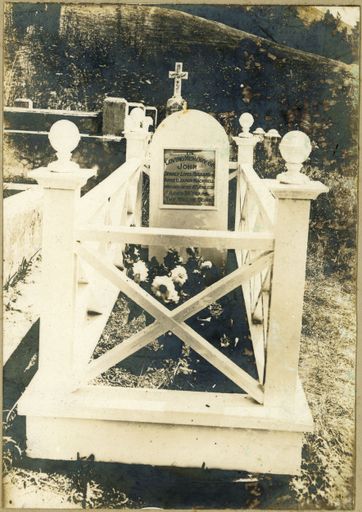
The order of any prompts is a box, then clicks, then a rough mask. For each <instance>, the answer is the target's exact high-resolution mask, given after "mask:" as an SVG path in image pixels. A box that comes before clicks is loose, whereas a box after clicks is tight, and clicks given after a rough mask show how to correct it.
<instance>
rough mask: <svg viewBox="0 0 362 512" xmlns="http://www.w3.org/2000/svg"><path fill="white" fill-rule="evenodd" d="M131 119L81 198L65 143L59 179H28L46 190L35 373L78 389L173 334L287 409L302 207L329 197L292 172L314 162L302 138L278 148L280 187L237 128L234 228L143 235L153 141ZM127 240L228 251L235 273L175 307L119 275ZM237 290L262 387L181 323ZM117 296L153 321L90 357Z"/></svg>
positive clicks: (294, 355) (82, 174)
mask: <svg viewBox="0 0 362 512" xmlns="http://www.w3.org/2000/svg"><path fill="white" fill-rule="evenodd" d="M131 114H132V115H133V119H132V120H129V122H128V124H127V126H128V127H130V131H129V132H127V133H126V134H125V136H126V139H127V153H126V163H125V164H124V165H122V166H121V167H120V168H119V169H117V170H116V171H115V172H114V173H113V174H112V175H111V176H109V177H108V178H107V179H106V180H104V181H103V182H102V183H100V184H99V185H98V186H97V187H95V188H94V189H93V190H91V191H90V192H88V194H86V195H85V196H84V197H83V198H82V199H80V198H79V192H80V187H81V185H82V184H83V183H85V181H86V180H87V179H88V178H89V177H90V176H91V175H92V172H91V171H87V170H78V171H77V172H59V168H61V167H62V165H63V166H64V165H69V168H70V170H71V171H73V170H74V169H72V166H71V165H70V164H69V155H70V154H69V150H70V151H71V150H72V149H74V148H73V146H72V144H71V145H70V146H71V147H68V148H66V149H67V151H65V150H64V148H63V149H62V148H60V149H59V148H58V147H56V145H55V147H56V149H57V150H58V162H57V163H56V165H55V167H54V169H58V172H52V171H51V169H40V170H38V171H35V172H34V173H33V176H34V177H35V178H36V179H38V181H39V183H40V184H41V185H43V186H44V187H45V189H46V191H45V192H46V193H45V211H44V216H45V228H44V237H43V275H44V309H43V312H42V317H41V318H42V321H41V333H40V337H41V339H40V351H41V355H40V371H41V372H44V373H45V374H46V375H50V374H54V372H57V373H58V374H61V376H60V378H59V382H58V385H62V384H63V385H67V386H69V387H70V388H72V389H74V386H76V387H79V386H83V385H85V384H86V383H87V382H89V380H91V379H93V378H94V377H96V376H97V375H99V374H100V373H102V372H104V371H106V370H107V369H108V368H110V367H111V366H113V365H115V364H117V363H119V362H120V361H122V360H123V359H125V358H126V357H129V356H130V355H131V354H133V353H135V352H136V351H138V350H140V349H141V348H142V347H144V346H145V345H147V344H148V343H150V342H151V341H153V340H154V339H156V338H158V337H159V336H161V335H162V334H163V333H165V332H167V331H172V332H173V333H174V334H175V335H176V336H178V337H179V338H180V339H181V340H183V341H184V342H185V343H186V344H187V345H189V346H190V347H191V348H193V349H194V350H195V351H196V352H198V353H199V354H200V355H201V356H202V357H203V358H205V359H206V360H207V361H208V362H210V363H211V364H212V365H213V366H215V367H216V368H217V369H219V370H220V371H221V372H222V373H223V374H224V375H226V376H227V377H228V378H229V379H230V380H232V381H233V382H234V383H235V384H237V385H238V386H239V387H240V388H241V389H242V390H244V391H245V392H246V393H247V394H248V395H249V396H250V397H251V398H253V399H254V400H255V401H257V402H258V403H260V404H264V405H266V406H270V407H273V408H274V407H277V408H285V409H290V408H291V407H293V404H294V399H295V396H296V390H297V382H298V355H299V340H300V332H301V319H302V305H303V290H304V281H305V263H306V251H307V235H308V225H309V206H310V201H311V199H314V198H316V197H317V196H318V195H319V194H320V193H321V192H325V191H327V189H326V187H324V186H323V185H322V184H321V183H319V182H311V181H309V180H307V179H306V178H305V176H304V175H302V174H300V172H299V171H300V169H299V167H301V163H302V162H303V161H304V160H305V159H306V158H307V157H308V155H309V152H308V151H307V152H306V151H305V144H304V145H302V150H301V151H299V150H300V144H299V143H300V135H298V136H297V140H296V141H295V140H294V139H293V138H292V141H290V137H289V135H290V134H287V136H286V137H285V139H286V144H285V141H284V139H283V141H284V146H283V141H282V147H286V150H285V151H284V150H283V153H284V154H283V156H284V157H285V159H286V162H287V168H288V172H287V173H284V174H283V175H281V176H280V177H279V178H278V179H277V180H262V179H260V178H259V176H258V175H257V174H256V173H255V171H254V170H253V151H254V147H255V145H256V143H257V142H258V141H259V140H260V136H259V135H251V134H250V133H249V130H248V129H245V126H243V124H242V127H243V131H242V133H241V134H240V135H239V136H238V137H235V138H234V140H235V142H236V143H237V145H238V162H237V164H236V165H233V166H232V168H233V169H234V172H233V177H235V178H236V180H237V201H236V214H235V230H234V232H230V231H218V232H214V231H207V230H192V229H187V230H185V229H162V228H144V227H141V226H140V224H141V222H140V220H141V195H142V174H143V164H144V160H145V155H146V150H147V144H148V141H149V135H148V133H147V130H144V129H143V128H142V115H143V116H144V113H143V114H142V115H141V113H140V112H138V111H137V109H134V110H133V111H132V113H131ZM248 126H249V127H250V116H249V118H248ZM131 128H132V129H131ZM291 133H292V134H293V132H291ZM298 133H299V134H300V132H298ZM302 136H304V134H302ZM288 137H289V138H288ZM298 137H299V138H298ZM302 138H303V137H302ZM293 140H294V142H293ZM303 140H304V139H303ZM304 142H305V141H304ZM293 144H294V146H293ZM298 144H299V146H298ZM291 145H292V146H293V150H292V151H291V152H290V151H289V149H290V146H291ZM298 148H299V149H298ZM62 151H63V153H64V151H65V153H66V155H65V156H64V154H63V153H62ZM301 153H302V154H301ZM290 154H291V155H292V157H291V158H290ZM67 155H68V156H67ZM67 158H68V160H67ZM298 159H299V161H298ZM298 166H299V167H298ZM131 224H132V225H134V227H130V226H131ZM126 243H134V244H142V245H149V246H152V245H155V246H160V245H161V246H165V247H174V246H179V247H185V246H186V247H187V246H194V247H212V248H218V249H234V250H235V254H236V260H237V268H236V269H235V270H234V271H233V272H231V273H230V274H228V275H227V276H225V277H224V278H222V279H221V280H219V281H218V282H217V283H215V284H214V285H212V286H209V287H208V288H206V289H205V290H204V291H203V292H201V293H199V294H198V295H196V296H195V297H193V298H191V299H189V300H188V301H187V302H186V303H185V304H182V305H180V306H179V307H177V308H175V309H174V310H172V311H170V310H168V309H167V308H166V307H165V306H164V305H162V304H161V303H160V302H159V301H157V300H156V299H155V298H154V297H152V296H151V295H149V294H148V293H147V292H145V291H144V290H143V289H142V288H141V287H139V286H138V285H137V284H136V283H135V282H134V281H132V280H131V279H129V278H128V277H127V276H126V274H125V273H124V272H123V271H122V270H120V269H119V268H117V266H118V267H120V266H121V264H122V248H123V247H124V244H126ZM80 262H81V264H79V263H80ZM59 276H62V279H59V278H58V277H59ZM238 287H242V289H243V296H244V301H245V306H246V312H247V317H248V321H249V328H250V333H251V337H252V342H253V347H254V353H255V358H256V364H257V370H258V374H259V378H258V380H255V379H253V378H252V377H250V375H248V374H247V373H246V372H245V371H244V370H243V369H242V368H240V367H239V366H238V365H236V364H235V363H233V362H232V361H231V360H229V359H228V358H227V357H226V356H225V355H223V354H222V353H221V352H220V351H218V350H217V349H216V348H215V347H213V346H212V345H211V344H210V343H209V342H208V341H207V340H205V339H204V338H203V337H202V336H200V335H199V334H198V333H196V332H195V331H193V330H192V329H191V328H190V327H189V326H188V325H187V324H186V323H185V322H186V321H187V319H189V318H190V317H192V316H193V315H195V314H196V313H197V312H199V311H200V310H202V309H203V308H205V307H206V306H207V305H209V304H211V303H212V302H214V301H215V300H218V299H219V298H221V297H222V296H224V295H225V294H227V293H229V292H230V291H232V290H234V289H235V288H238ZM119 291H122V292H123V293H125V294H126V295H127V296H128V297H129V298H130V299H131V300H132V301H134V302H136V303H137V304H139V305H140V306H141V307H142V308H143V309H145V310H146V311H147V312H148V313H150V314H151V315H152V316H153V317H154V318H155V322H154V323H152V324H151V325H149V326H147V327H145V328H144V329H143V330H142V331H141V332H139V333H137V334H135V335H133V336H131V337H130V338H129V339H128V340H126V341H124V342H122V343H121V344H120V345H118V346H116V347H114V348H113V349H112V350H110V351H108V352H107V353H105V354H103V355H102V356H100V357H99V358H98V359H96V360H93V361H91V362H90V357H91V354H92V352H93V350H94V348H95V345H96V344H97V342H98V339H99V337H100V335H101V333H102V330H103V328H104V326H105V323H106V321H107V319H108V316H109V314H110V312H111V310H112V308H113V305H114V302H115V300H116V298H117V295H118V293H119ZM59 298H61V300H60V299H59ZM240 308H242V304H240ZM89 312H92V313H93V315H92V316H91V317H90V316H89V314H88V313H89ZM266 354H267V357H266ZM75 376H76V382H74V379H75Z"/></svg>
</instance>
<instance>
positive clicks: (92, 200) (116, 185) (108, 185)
mask: <svg viewBox="0 0 362 512" xmlns="http://www.w3.org/2000/svg"><path fill="white" fill-rule="evenodd" d="M142 163H143V160H141V159H139V158H130V159H129V160H127V161H126V162H125V163H124V164H122V165H121V166H120V167H118V169H116V170H115V171H114V172H113V173H112V174H111V175H110V176H108V177H107V178H106V179H104V180H103V181H102V182H101V183H99V184H98V185H97V186H96V187H94V188H93V189H92V190H90V191H89V192H88V193H87V194H85V195H84V196H83V197H82V198H81V199H80V201H79V210H78V215H77V219H78V221H79V222H80V223H82V222H87V221H88V220H89V219H90V218H92V217H93V216H94V215H95V214H96V213H97V211H98V210H99V209H100V208H102V207H103V206H104V204H105V203H106V202H107V201H108V200H109V199H110V198H111V197H112V196H113V195H114V194H115V193H116V192H117V191H119V190H120V189H121V188H122V187H125V186H127V184H128V183H129V181H130V180H131V179H132V178H133V177H134V176H135V175H136V174H137V172H138V171H139V170H140V167H141V165H142Z"/></svg>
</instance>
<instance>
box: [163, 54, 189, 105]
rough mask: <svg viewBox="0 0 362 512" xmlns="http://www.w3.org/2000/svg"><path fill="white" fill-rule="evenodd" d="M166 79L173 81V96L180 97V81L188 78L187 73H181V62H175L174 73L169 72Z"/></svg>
mask: <svg viewBox="0 0 362 512" xmlns="http://www.w3.org/2000/svg"><path fill="white" fill-rule="evenodd" d="M168 77H169V78H174V79H175V83H174V88H173V95H174V96H175V97H181V85H182V80H187V79H188V77H189V74H188V72H187V71H182V62H176V64H175V71H169V72H168Z"/></svg>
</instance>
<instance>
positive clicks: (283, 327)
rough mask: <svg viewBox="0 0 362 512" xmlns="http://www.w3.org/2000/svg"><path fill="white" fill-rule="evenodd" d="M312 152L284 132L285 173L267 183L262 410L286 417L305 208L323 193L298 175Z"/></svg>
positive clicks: (299, 136) (294, 376)
mask: <svg viewBox="0 0 362 512" xmlns="http://www.w3.org/2000/svg"><path fill="white" fill-rule="evenodd" d="M311 149H312V146H311V143H310V140H309V137H308V136H307V135H306V134H305V133H303V132H301V131H292V132H288V133H287V134H286V135H285V136H284V137H283V138H282V140H281V142H280V145H279V150H280V153H281V155H282V157H283V159H284V160H285V162H286V168H287V171H286V172H283V173H281V174H279V175H278V176H277V179H276V180H266V181H267V182H268V186H269V189H270V191H271V193H272V195H273V196H274V198H275V202H276V204H275V218H274V230H273V231H274V237H275V241H274V262H273V270H272V278H271V301H270V310H269V331H268V340H267V348H266V349H267V358H266V372H265V386H264V404H265V405H266V406H270V407H278V408H281V409H283V410H289V411H293V410H294V408H295V404H296V403H297V401H296V394H297V392H298V362H299V348H300V337H301V329H302V313H303V296H304V287H305V271H306V260H307V245H308V231H309V212H310V204H311V201H312V200H313V199H316V198H317V197H318V196H319V194H321V193H324V192H328V188H327V187H326V186H325V185H323V184H322V183H320V182H319V181H312V180H310V179H309V177H308V176H306V175H305V174H302V173H301V169H302V167H303V163H304V162H305V161H306V160H307V158H308V157H309V154H310V152H311Z"/></svg>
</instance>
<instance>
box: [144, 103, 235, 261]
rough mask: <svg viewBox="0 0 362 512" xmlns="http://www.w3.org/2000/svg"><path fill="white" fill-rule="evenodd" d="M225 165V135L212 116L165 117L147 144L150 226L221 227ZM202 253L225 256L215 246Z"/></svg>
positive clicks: (188, 113) (181, 114) (225, 215)
mask: <svg viewBox="0 0 362 512" xmlns="http://www.w3.org/2000/svg"><path fill="white" fill-rule="evenodd" d="M228 166H229V141H228V137H227V134H226V132H225V130H224V128H223V127H222V126H221V124H220V123H219V122H218V121H216V120H215V119H214V118H213V117H212V116H210V115H209V114H206V113H205V112H201V111H199V110H182V111H179V112H175V113H173V114H171V115H170V116H168V117H166V119H165V120H164V121H163V122H162V123H161V124H160V125H159V127H158V128H157V130H156V132H155V134H154V137H153V140H152V142H151V146H150V226H151V227H163V228H180V229H203V230H226V229H227V218H228V172H229V171H228V169H229V167H228ZM166 249H167V248H166ZM163 253H164V251H162V250H161V249H158V250H154V252H153V253H152V254H153V255H155V256H159V257H162V254H163ZM205 253H207V257H210V258H211V257H212V259H213V260H214V261H216V260H217V261H219V262H220V261H221V260H223V258H224V257H223V254H222V253H221V252H220V251H216V250H208V251H204V253H203V254H204V255H206V254H205Z"/></svg>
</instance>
